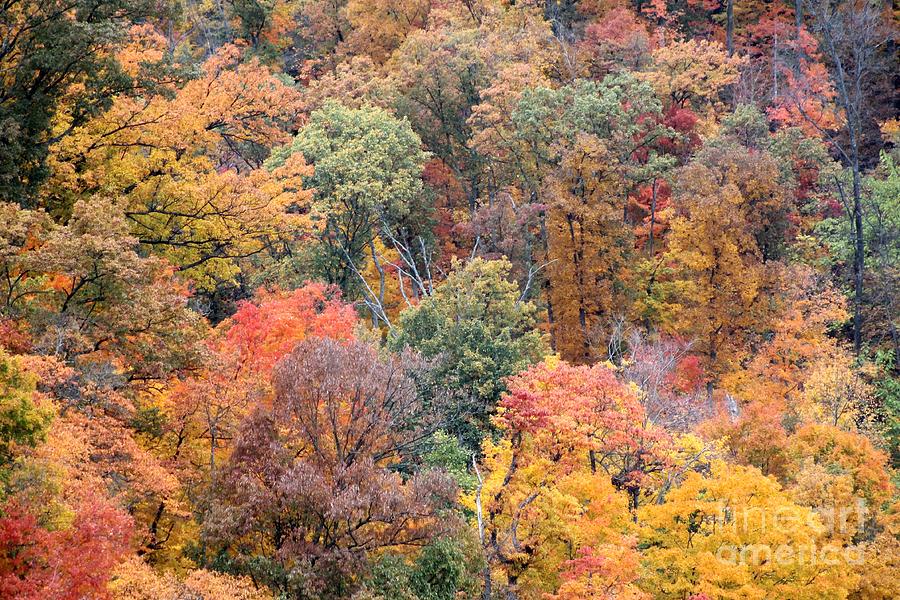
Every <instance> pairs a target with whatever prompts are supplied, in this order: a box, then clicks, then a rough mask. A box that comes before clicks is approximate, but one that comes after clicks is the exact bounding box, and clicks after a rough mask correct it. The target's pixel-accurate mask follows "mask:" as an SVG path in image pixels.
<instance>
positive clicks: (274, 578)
mask: <svg viewBox="0 0 900 600" xmlns="http://www.w3.org/2000/svg"><path fill="white" fill-rule="evenodd" d="M405 368H406V366H405V365H404V363H403V362H402V360H401V359H397V358H392V357H386V358H381V357H379V356H378V353H377V350H376V349H374V348H372V347H370V346H368V345H367V344H365V343H362V342H349V343H341V342H337V341H333V340H327V339H321V338H318V339H317V338H311V339H308V340H305V341H303V342H301V343H300V344H299V345H298V346H297V348H296V349H295V350H294V351H293V352H292V353H291V354H289V355H288V356H287V357H285V359H284V360H283V361H282V362H280V363H279V364H278V366H276V368H275V372H274V386H275V396H274V399H273V401H272V407H271V409H266V408H261V409H260V410H258V411H257V412H256V413H255V414H254V415H252V416H251V417H250V418H249V419H248V420H247V422H246V423H245V425H244V428H243V431H242V433H241V437H240V440H239V441H238V442H237V444H236V445H235V448H234V451H233V453H232V455H231V457H230V460H229V463H228V465H227V466H226V467H225V469H224V471H223V472H222V475H221V480H220V485H219V486H217V487H218V489H219V491H218V501H217V502H216V503H214V504H213V505H212V507H211V512H210V513H209V514H208V515H207V518H206V522H205V525H204V527H205V531H206V536H207V538H208V539H209V540H210V541H211V542H214V543H216V546H217V547H219V548H221V549H223V551H225V552H227V553H228V556H229V557H230V560H231V561H232V564H234V566H235V568H237V569H238V570H240V571H241V572H244V573H248V574H250V575H252V576H254V577H255V578H257V579H258V580H260V579H261V580H262V581H264V582H265V583H266V584H267V585H270V586H272V587H273V588H274V589H277V590H280V591H281V592H283V593H289V594H291V595H292V596H293V597H297V598H342V597H346V596H348V595H349V594H350V593H351V592H352V590H353V588H354V586H356V585H358V583H359V581H358V578H357V577H356V574H357V572H358V570H359V569H360V568H361V567H363V566H364V565H365V563H366V560H367V555H368V553H369V552H377V551H379V550H381V549H388V548H404V547H407V548H408V547H415V546H421V545H425V544H426V543H427V542H428V541H429V540H430V539H431V538H432V536H433V535H435V534H436V533H438V532H441V531H444V530H445V529H446V528H447V527H448V525H449V524H450V523H448V522H447V521H446V520H445V519H442V518H440V517H439V509H441V508H442V507H444V506H445V505H446V503H448V502H449V501H450V499H451V498H452V494H453V486H452V484H451V482H450V481H449V480H448V479H447V478H446V477H445V476H443V475H442V474H440V473H438V472H434V471H430V470H423V471H421V472H419V473H417V474H414V475H412V476H411V477H408V478H404V477H402V476H401V475H400V474H399V473H397V472H396V471H394V470H393V469H392V466H393V465H396V464H397V463H398V461H400V460H401V459H402V458H403V457H404V456H405V454H406V453H407V452H408V451H409V450H410V449H411V448H412V447H413V446H414V445H415V444H417V443H419V442H420V441H421V440H422V437H423V435H424V434H425V433H427V428H428V423H429V419H428V417H427V416H426V413H425V412H424V411H423V410H422V407H421V405H420V403H419V400H418V398H417V396H416V388H415V384H414V382H413V381H412V380H411V379H410V378H409V377H408V376H407V375H406V374H405V373H404V369H405Z"/></svg>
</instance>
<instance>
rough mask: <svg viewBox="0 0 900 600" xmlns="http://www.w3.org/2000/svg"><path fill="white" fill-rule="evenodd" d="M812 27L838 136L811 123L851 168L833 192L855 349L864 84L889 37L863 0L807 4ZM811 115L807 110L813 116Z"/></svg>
mask: <svg viewBox="0 0 900 600" xmlns="http://www.w3.org/2000/svg"><path fill="white" fill-rule="evenodd" d="M809 8H810V14H811V17H812V22H813V31H814V33H815V35H816V37H817V38H818V40H819V49H820V51H821V52H822V54H823V55H824V56H825V57H826V58H827V59H828V61H829V63H830V69H829V73H830V75H831V80H832V83H833V85H834V89H835V91H836V98H835V101H836V103H837V105H838V106H839V107H840V109H841V112H842V113H843V114H842V120H841V124H840V128H841V134H842V135H841V136H840V138H838V137H836V136H831V135H828V131H827V125H826V126H825V127H823V126H822V125H821V124H819V123H817V122H816V123H815V125H817V128H818V129H820V130H821V131H823V132H824V133H825V134H826V135H828V139H829V141H830V143H831V144H832V145H833V147H834V148H835V149H836V150H837V152H838V154H839V155H840V158H841V162H842V164H843V165H844V166H845V167H846V168H847V169H848V170H849V171H850V173H849V179H850V182H849V183H850V185H849V188H850V189H849V190H848V189H845V187H844V185H842V182H840V181H839V182H837V184H836V187H837V193H838V195H839V196H840V197H841V199H842V201H843V203H844V204H845V206H846V207H847V219H848V220H849V221H850V223H851V225H850V228H849V229H850V232H851V233H852V239H851V241H852V247H853V302H854V304H853V347H854V349H855V350H856V352H857V353H859V351H860V349H861V348H862V343H863V338H862V335H863V312H862V311H863V302H864V299H863V294H864V284H865V281H864V277H865V233H864V231H865V230H864V227H863V189H862V169H863V162H864V155H863V153H864V145H865V139H864V137H865V136H866V131H867V129H870V127H867V125H870V119H871V113H870V102H869V98H868V97H867V91H868V89H867V87H866V85H867V84H868V83H869V81H870V80H871V79H872V77H873V74H874V73H875V71H876V70H877V69H878V68H879V66H880V65H879V60H880V57H879V51H880V49H881V47H882V46H884V45H885V44H887V43H888V41H889V40H890V39H891V36H892V32H891V30H890V27H889V26H888V25H887V24H886V23H885V22H884V21H883V17H882V14H881V11H880V9H879V8H878V7H876V6H874V5H871V4H869V3H866V2H846V3H841V4H840V6H834V5H832V4H831V3H830V2H816V3H812V4H811V5H810V7H809ZM814 116H815V115H807V117H808V120H812V119H813V118H814Z"/></svg>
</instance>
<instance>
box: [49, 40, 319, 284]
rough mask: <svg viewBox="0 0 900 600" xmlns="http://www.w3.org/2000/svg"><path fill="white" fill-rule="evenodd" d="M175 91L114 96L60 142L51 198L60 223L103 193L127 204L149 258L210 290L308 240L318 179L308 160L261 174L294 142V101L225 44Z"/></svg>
mask: <svg viewBox="0 0 900 600" xmlns="http://www.w3.org/2000/svg"><path fill="white" fill-rule="evenodd" d="M160 44H165V39H164V38H163V39H160V36H156V37H154V38H153V39H152V43H150V49H151V50H152V49H154V48H155V47H158V46H159V45H160ZM171 87H173V88H174V89H165V90H161V91H160V93H156V94H151V95H148V96H147V97H141V98H137V97H130V96H125V95H122V96H118V97H117V98H116V99H115V101H114V102H113V104H112V106H111V108H110V110H109V111H107V112H105V113H104V114H103V115H101V116H99V117H97V118H95V119H93V120H91V121H89V122H88V123H86V124H84V125H83V126H81V127H78V128H76V129H75V130H74V131H73V132H72V133H71V134H70V135H69V136H67V137H66V138H65V139H63V140H61V141H60V142H59V143H58V144H57V145H56V146H54V159H53V167H54V170H55V171H56V175H55V176H54V178H53V180H52V181H51V182H49V183H48V186H47V189H46V190H45V192H44V193H45V196H46V202H47V203H48V204H49V205H51V206H52V207H53V209H54V212H57V213H62V214H69V213H70V211H71V208H72V206H73V204H74V203H75V202H76V201H77V200H78V199H79V198H81V199H83V198H84V197H85V196H89V195H92V194H95V193H97V192H100V191H101V190H102V193H103V195H106V196H114V197H119V198H121V201H120V205H121V206H123V208H124V210H125V215H126V217H127V219H128V223H129V225H130V227H131V230H132V232H133V234H134V235H135V236H136V237H137V238H138V239H139V240H140V242H141V244H142V247H143V248H145V249H147V250H149V251H152V252H153V253H155V254H158V255H162V256H164V257H165V258H166V259H168V260H169V262H170V263H171V264H173V265H174V266H176V267H178V268H179V270H181V271H182V272H184V273H185V274H186V275H187V276H189V277H191V278H192V279H193V281H194V282H195V284H196V285H197V287H199V288H201V289H204V290H212V289H215V288H216V286H218V285H221V284H222V283H223V282H228V281H229V280H231V279H232V278H233V277H234V276H235V274H236V273H237V272H238V270H239V268H238V266H237V263H238V262H239V261H240V260H241V259H244V258H246V257H249V256H255V255H257V254H259V253H261V252H263V251H264V250H266V249H268V248H269V246H270V245H271V244H273V243H274V241H275V240H278V239H280V238H283V237H289V236H288V231H289V229H292V230H293V232H292V233H293V234H294V235H301V234H302V233H303V232H304V230H308V229H309V223H307V222H305V220H304V219H303V217H302V216H301V215H300V214H299V213H301V212H304V211H306V210H308V206H307V205H308V203H309V200H310V198H311V195H310V193H309V192H308V191H304V190H303V188H302V177H303V176H306V175H309V174H310V173H311V169H310V168H309V167H308V166H307V165H305V164H304V163H303V161H302V157H301V156H297V157H294V158H292V159H291V160H288V161H284V162H283V163H282V164H281V165H280V168H279V169H275V170H271V171H270V170H268V169H263V168H261V166H262V163H263V161H264V159H265V158H266V157H267V156H268V152H269V150H270V148H271V147H272V146H273V145H275V144H278V143H283V142H286V141H288V139H289V133H288V131H289V130H291V129H292V127H293V126H294V122H295V119H296V118H297V114H298V111H299V94H298V93H297V92H296V91H295V90H294V89H293V88H291V87H289V86H287V85H285V84H284V83H283V82H282V80H281V79H279V78H278V77H276V76H275V75H274V74H273V73H272V72H271V71H270V70H269V69H268V68H266V67H264V66H262V65H260V64H259V61H258V60H257V59H249V60H247V61H244V60H243V59H242V55H241V49H240V48H238V47H237V46H230V45H229V46H224V47H222V48H221V49H219V50H218V51H217V52H216V53H215V54H213V55H212V56H210V57H209V58H208V59H207V60H206V61H205V62H204V63H203V65H202V67H201V68H200V75H199V76H198V77H197V78H195V79H192V80H190V81H187V82H186V83H184V85H183V86H181V87H177V86H171ZM289 207H293V208H292V210H293V214H288V212H289Z"/></svg>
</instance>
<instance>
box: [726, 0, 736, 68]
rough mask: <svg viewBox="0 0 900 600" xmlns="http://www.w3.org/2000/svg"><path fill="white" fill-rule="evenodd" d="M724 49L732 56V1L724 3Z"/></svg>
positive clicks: (728, 0)
mask: <svg viewBox="0 0 900 600" xmlns="http://www.w3.org/2000/svg"><path fill="white" fill-rule="evenodd" d="M725 49H726V50H728V56H731V55H732V54H734V0H727V2H726V3H725Z"/></svg>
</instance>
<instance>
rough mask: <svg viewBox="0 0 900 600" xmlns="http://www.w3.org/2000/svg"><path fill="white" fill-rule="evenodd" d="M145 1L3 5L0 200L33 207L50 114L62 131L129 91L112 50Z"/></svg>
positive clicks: (22, 0) (146, 6) (13, 1)
mask: <svg viewBox="0 0 900 600" xmlns="http://www.w3.org/2000/svg"><path fill="white" fill-rule="evenodd" d="M160 6H161V5H160V4H159V3H153V2H149V1H148V0H47V1H46V2H30V1H28V0H9V1H7V2H3V3H2V5H0V23H2V25H0V38H2V39H3V44H2V45H0V73H2V75H0V81H2V85H0V200H6V201H18V202H20V203H22V204H24V205H26V206H27V205H30V204H32V203H33V198H34V192H35V190H36V188H37V186H39V185H40V184H41V182H43V180H44V179H45V178H46V177H47V175H48V169H47V166H46V163H45V161H46V158H47V153H48V148H49V146H50V144H51V143H52V142H53V140H54V137H57V136H54V135H52V132H51V129H52V127H53V119H54V115H56V114H57V111H58V110H59V109H60V108H62V111H61V112H62V113H63V119H62V121H63V123H65V124H67V125H69V130H70V131H71V129H73V128H74V127H77V126H78V125H79V124H81V123H84V122H85V121H86V120H87V119H89V118H90V117H92V116H93V115H95V114H97V113H98V112H101V111H103V110H105V109H106V108H107V107H108V106H109V103H110V101H111V99H112V96H113V95H114V94H115V93H118V92H120V91H122V90H126V89H130V88H132V87H133V86H134V85H136V84H135V82H134V81H132V80H131V78H130V77H129V76H127V75H126V74H125V73H124V72H123V71H122V69H121V68H120V66H119V64H118V62H117V60H116V58H115V53H114V52H112V51H111V50H113V49H114V47H115V46H116V44H117V43H118V42H119V41H120V40H121V39H122V38H123V36H124V33H125V31H126V29H127V27H128V26H129V25H130V24H131V22H132V21H133V20H134V19H139V18H141V17H142V16H144V15H146V14H147V13H148V11H149V10H154V11H157V12H158V11H159V8H160Z"/></svg>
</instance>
